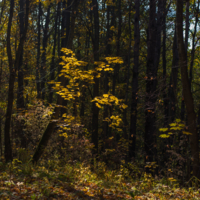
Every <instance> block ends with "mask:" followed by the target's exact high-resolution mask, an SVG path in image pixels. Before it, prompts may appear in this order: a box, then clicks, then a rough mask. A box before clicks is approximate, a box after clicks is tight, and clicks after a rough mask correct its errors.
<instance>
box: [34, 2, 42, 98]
mask: <svg viewBox="0 0 200 200" xmlns="http://www.w3.org/2000/svg"><path fill="white" fill-rule="evenodd" d="M38 10H39V11H38V30H37V31H38V35H37V64H36V75H35V76H36V87H37V98H40V96H41V88H40V81H39V69H40V34H41V33H40V30H41V25H40V20H41V13H42V8H41V2H39V6H38Z"/></svg>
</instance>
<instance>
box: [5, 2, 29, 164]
mask: <svg viewBox="0 0 200 200" xmlns="http://www.w3.org/2000/svg"><path fill="white" fill-rule="evenodd" d="M13 12H14V0H11V1H10V16H9V22H8V29H7V55H8V62H9V71H10V77H9V88H8V104H7V110H6V120H5V129H4V131H5V134H4V140H5V151H4V153H5V160H6V162H8V161H11V160H12V147H11V142H10V123H11V115H12V107H13V101H14V93H13V92H14V83H15V77H16V71H17V69H18V66H19V62H20V56H21V53H22V49H23V45H24V41H25V39H26V33H27V29H28V15H29V0H26V16H25V27H24V34H23V36H21V37H20V42H19V45H18V48H17V51H16V58H15V60H14V61H13V58H12V52H11V44H10V36H11V25H12V17H13Z"/></svg>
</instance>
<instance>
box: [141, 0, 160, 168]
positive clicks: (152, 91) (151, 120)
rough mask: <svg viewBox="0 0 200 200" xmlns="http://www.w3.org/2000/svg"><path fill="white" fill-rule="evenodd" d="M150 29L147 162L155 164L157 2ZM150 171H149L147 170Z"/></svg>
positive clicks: (153, 2) (153, 3) (152, 6)
mask: <svg viewBox="0 0 200 200" xmlns="http://www.w3.org/2000/svg"><path fill="white" fill-rule="evenodd" d="M149 15H150V16H149V27H148V44H147V48H148V49H147V72H146V99H145V107H146V108H145V117H146V119H145V137H144V142H145V144H144V145H145V161H146V162H153V161H155V160H156V147H155V145H156V144H155V140H156V129H155V128H156V124H155V123H156V115H155V102H156V83H157V80H156V79H157V69H156V65H155V64H156V59H157V58H156V59H155V55H156V53H157V52H156V48H155V46H156V45H155V44H157V42H156V40H157V38H156V20H155V17H156V0H150V13H149ZM147 171H148V169H147Z"/></svg>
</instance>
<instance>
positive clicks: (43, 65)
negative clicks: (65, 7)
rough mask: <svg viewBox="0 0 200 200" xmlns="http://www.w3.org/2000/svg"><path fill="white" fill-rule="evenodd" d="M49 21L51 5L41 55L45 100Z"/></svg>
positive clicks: (42, 88)
mask: <svg viewBox="0 0 200 200" xmlns="http://www.w3.org/2000/svg"><path fill="white" fill-rule="evenodd" d="M49 22H50V6H49V7H48V9H47V16H46V22H45V27H44V34H43V52H42V57H41V68H40V75H41V77H40V79H41V92H42V99H43V100H44V98H45V95H46V89H45V84H46V70H47V67H46V48H47V41H48V31H49Z"/></svg>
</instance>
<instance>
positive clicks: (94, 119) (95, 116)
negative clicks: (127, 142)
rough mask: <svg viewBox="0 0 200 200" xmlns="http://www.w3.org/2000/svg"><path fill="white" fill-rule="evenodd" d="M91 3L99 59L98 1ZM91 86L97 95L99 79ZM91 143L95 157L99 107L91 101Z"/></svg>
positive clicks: (96, 59)
mask: <svg viewBox="0 0 200 200" xmlns="http://www.w3.org/2000/svg"><path fill="white" fill-rule="evenodd" d="M92 5H93V16H94V38H93V54H94V60H95V61H99V13H98V10H99V9H98V7H99V6H98V2H97V0H92ZM94 82H95V83H94V86H93V97H94V98H95V97H97V96H99V79H98V78H96V77H95V78H94ZM92 113H93V115H92V143H93V144H94V148H93V151H92V154H93V157H97V154H98V137H99V135H98V126H99V124H98V120H99V108H98V107H97V106H96V104H95V102H93V103H92Z"/></svg>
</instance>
